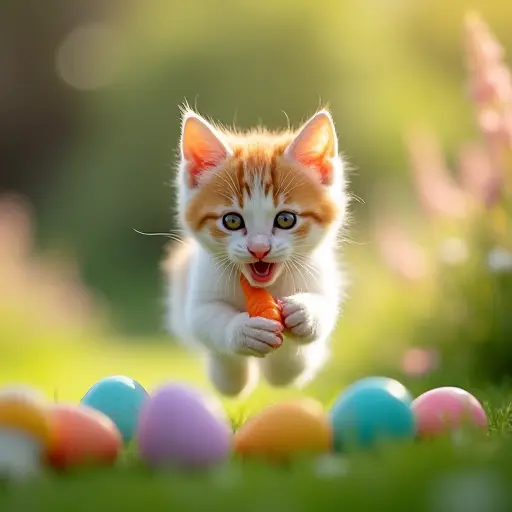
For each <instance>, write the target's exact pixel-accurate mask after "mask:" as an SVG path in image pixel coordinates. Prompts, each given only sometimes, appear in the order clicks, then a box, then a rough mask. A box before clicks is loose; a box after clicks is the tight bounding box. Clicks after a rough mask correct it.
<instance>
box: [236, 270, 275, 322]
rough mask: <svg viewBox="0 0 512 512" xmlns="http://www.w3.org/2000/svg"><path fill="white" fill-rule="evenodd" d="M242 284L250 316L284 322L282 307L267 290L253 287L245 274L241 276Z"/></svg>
mask: <svg viewBox="0 0 512 512" xmlns="http://www.w3.org/2000/svg"><path fill="white" fill-rule="evenodd" d="M240 284H241V285H242V292H243V294H244V297H245V306H246V308H247V313H249V316H251V317H252V316H261V317H262V318H266V319H268V320H276V321H278V322H281V323H282V316H281V307H280V306H279V304H278V303H277V302H276V300H275V299H274V297H272V295H270V293H268V292H267V290H265V289H264V288H254V287H252V286H251V284H250V283H249V281H247V279H246V278H245V276H244V275H243V274H242V275H241V276H240Z"/></svg>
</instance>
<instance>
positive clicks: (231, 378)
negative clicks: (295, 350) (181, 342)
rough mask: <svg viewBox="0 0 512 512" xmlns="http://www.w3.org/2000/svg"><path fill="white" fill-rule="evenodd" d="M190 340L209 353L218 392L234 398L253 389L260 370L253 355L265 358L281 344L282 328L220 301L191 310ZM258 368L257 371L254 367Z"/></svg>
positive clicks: (189, 316)
mask: <svg viewBox="0 0 512 512" xmlns="http://www.w3.org/2000/svg"><path fill="white" fill-rule="evenodd" d="M187 310H188V316H187V317H186V325H187V331H188V332H189V337H190V338H191V339H195V340H197V341H198V342H200V343H201V344H202V345H203V346H204V347H205V348H206V349H207V350H208V354H209V355H208V357H209V360H208V373H209V376H210V379H211V380H212V382H213V384H214V385H215V386H216V387H217V389H218V390H219V391H220V392H221V393H224V394H226V395H230V396H234V395H237V394H239V393H241V392H242V391H244V390H245V391H247V390H249V389H250V386H251V385H254V384H255V383H256V380H257V377H258V375H257V371H258V368H257V366H256V365H255V364H254V362H253V361H252V358H251V357H249V356H254V357H256V358H262V357H265V355H267V354H269V353H270V352H272V351H273V350H274V349H275V348H276V347H278V346H279V345H280V343H281V338H280V334H281V332H282V325H281V324H280V323H279V322H276V321H274V320H267V319H265V318H259V317H256V318H249V315H248V314H247V313H240V312H237V311H236V310H235V309H234V308H232V307H231V306H229V305H228V304H225V303H223V302H220V301H214V302H209V303H200V304H197V303H196V304H194V305H193V307H189V308H187ZM254 366H256V368H253V367H254Z"/></svg>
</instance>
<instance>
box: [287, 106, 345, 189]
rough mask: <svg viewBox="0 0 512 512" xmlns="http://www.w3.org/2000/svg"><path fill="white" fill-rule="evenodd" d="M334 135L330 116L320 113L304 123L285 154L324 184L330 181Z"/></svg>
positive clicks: (334, 152)
mask: <svg viewBox="0 0 512 512" xmlns="http://www.w3.org/2000/svg"><path fill="white" fill-rule="evenodd" d="M336 145H337V144H336V134H335V131H334V125H333V124H332V120H331V118H330V116H329V115H328V114H326V113H324V112H320V113H319V114H317V115H316V116H314V117H313V118H312V119H310V121H308V122H307V123H306V125H305V126H304V128H303V129H302V130H301V132H300V133H299V134H298V135H297V137H296V139H295V140H294V141H293V142H292V144H291V145H290V146H289V148H288V150H287V153H288V155H289V156H290V157H291V158H293V159H294V160H295V161H297V162H299V163H301V164H302V165H305V166H306V167H308V168H310V169H312V170H314V171H316V172H317V173H318V174H319V175H320V179H321V181H322V183H324V184H330V183H331V180H332V171H333V162H332V159H333V158H334V157H335V155H336V152H337V149H336Z"/></svg>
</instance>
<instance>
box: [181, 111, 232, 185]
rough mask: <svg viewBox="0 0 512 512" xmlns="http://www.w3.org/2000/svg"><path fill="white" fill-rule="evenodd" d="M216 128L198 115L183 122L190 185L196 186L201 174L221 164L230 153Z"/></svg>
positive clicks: (182, 139)
mask: <svg viewBox="0 0 512 512" xmlns="http://www.w3.org/2000/svg"><path fill="white" fill-rule="evenodd" d="M213 130H214V128H213V127H211V126H210V125H208V124H207V123H206V121H204V120H202V119H200V118H199V117H196V116H190V117H188V118H186V119H185V121H184V123H183V130H182V137H181V151H182V157H183V158H184V160H185V161H186V162H187V172H188V177H189V185H190V186H191V187H196V186H197V185H198V180H199V177H200V176H201V174H203V173H204V172H205V171H208V170H209V169H212V168H213V167H216V166H217V165H219V164H220V163H221V162H222V161H223V160H224V159H225V158H227V156H228V154H229V150H228V148H227V147H226V146H225V145H224V143H223V142H222V141H221V140H220V139H219V137H218V136H217V135H216V134H215V133H214V131H213Z"/></svg>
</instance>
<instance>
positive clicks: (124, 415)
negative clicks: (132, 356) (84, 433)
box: [80, 375, 148, 443]
mask: <svg viewBox="0 0 512 512" xmlns="http://www.w3.org/2000/svg"><path fill="white" fill-rule="evenodd" d="M147 397H148V393H147V391H146V390H145V389H144V388H143V387H142V386H141V385H140V384H139V383H138V382H136V381H134V380H133V379H130V378H129V377H124V376H122V375H115V376H113V377H107V378H105V379H102V380H100V381H99V382H97V383H96V384H94V385H93V386H92V387H91V388H90V389H89V391H87V393H86V394H85V396H84V397H83V398H82V400H81V402H80V403H82V404H84V405H88V406H89V407H93V408H94V409H96V410H98V411H101V412H102V413H103V414H105V415H106V416H108V417H109V418H110V419H111V420H112V421H113V422H114V423H115V424H116V426H117V428H118V429H119V431H120V432H121V435H122V436H123V440H124V442H125V443H128V442H130V441H131V440H132V438H133V436H134V434H135V431H136V429H137V425H138V421H139V414H140V410H141V407H142V404H143V403H144V401H145V400H146V398H147Z"/></svg>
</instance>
